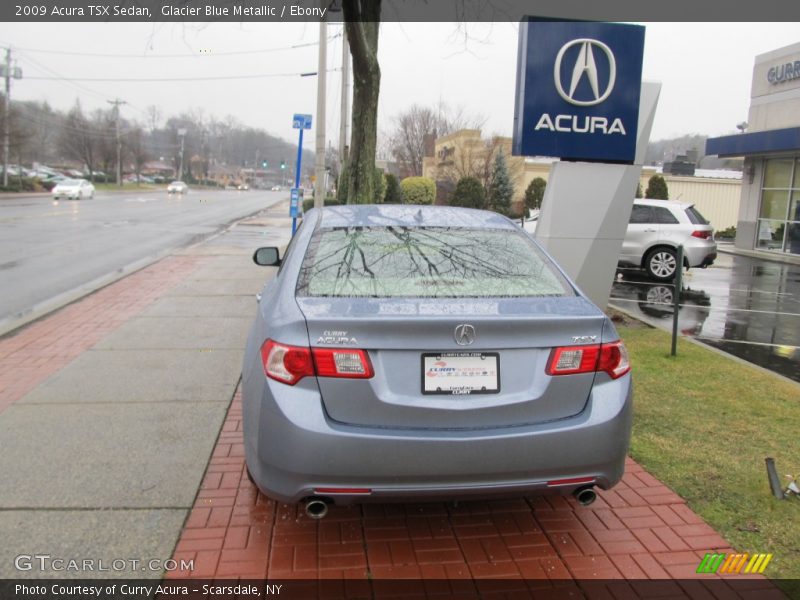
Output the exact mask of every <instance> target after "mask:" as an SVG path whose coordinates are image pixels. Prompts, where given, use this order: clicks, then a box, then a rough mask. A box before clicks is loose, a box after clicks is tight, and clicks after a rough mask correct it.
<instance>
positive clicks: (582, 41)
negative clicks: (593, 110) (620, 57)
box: [553, 38, 617, 106]
mask: <svg viewBox="0 0 800 600" xmlns="http://www.w3.org/2000/svg"><path fill="white" fill-rule="evenodd" d="M573 46H580V50H579V52H578V58H577V60H576V61H575V66H573V67H572V79H571V81H570V82H569V91H568V92H567V91H565V89H564V85H563V83H564V82H562V81H561V78H562V74H561V62H562V61H563V60H564V55H565V54H566V53H567V51H568V50H569V49H570V48H572V47H573ZM595 52H602V53H603V54H605V55H606V59H607V60H608V81H606V82H604V83H605V85H604V86H602V90H601V82H600V78H599V75H598V72H597V63H596V62H595V59H594V55H595ZM584 76H585V77H586V79H587V80H588V82H589V86H590V87H591V89H592V94H591V96H593V97H591V96H588V97H587V96H584V97H583V99H578V98H576V97H575V92H576V90H577V89H578V85H579V84H580V82H581V80H582V79H583V77H584ZM553 78H554V79H555V84H556V90H557V91H558V95H559V96H561V97H562V98H563V99H564V100H566V101H567V102H569V103H570V104H574V105H575V106H594V105H595V104H600V103H601V102H603V101H604V100H605V99H606V98H608V96H609V95H610V94H611V92H612V90H613V89H614V83H615V81H616V79H617V61H616V60H615V59H614V53H613V52H611V48H609V47H608V46H606V45H605V44H604V43H603V42H600V41H598V40H593V39H590V38H579V39H577V40H572V41H571V42H567V43H566V44H564V45H563V46H562V47H561V50H559V51H558V55H557V56H556V64H555V67H554V69H553Z"/></svg>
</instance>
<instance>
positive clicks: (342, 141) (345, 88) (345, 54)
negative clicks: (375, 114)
mask: <svg viewBox="0 0 800 600" xmlns="http://www.w3.org/2000/svg"><path fill="white" fill-rule="evenodd" d="M340 104H341V107H342V115H341V117H340V119H339V174H340V176H341V173H342V172H343V171H344V165H345V163H346V162H347V150H348V146H347V144H348V141H347V140H348V136H347V120H348V119H349V118H350V44H348V43H347V27H345V26H344V23H342V98H341V102H340Z"/></svg>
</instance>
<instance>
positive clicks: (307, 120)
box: [292, 114, 311, 129]
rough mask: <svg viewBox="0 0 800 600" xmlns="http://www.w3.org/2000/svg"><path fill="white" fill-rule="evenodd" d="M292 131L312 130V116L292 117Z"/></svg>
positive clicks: (296, 115)
mask: <svg viewBox="0 0 800 600" xmlns="http://www.w3.org/2000/svg"><path fill="white" fill-rule="evenodd" d="M292 129H311V115H298V114H295V115H294V116H293V117H292Z"/></svg>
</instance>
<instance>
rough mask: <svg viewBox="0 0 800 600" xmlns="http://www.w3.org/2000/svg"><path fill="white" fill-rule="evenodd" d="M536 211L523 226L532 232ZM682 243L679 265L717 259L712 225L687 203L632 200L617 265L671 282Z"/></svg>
mask: <svg viewBox="0 0 800 600" xmlns="http://www.w3.org/2000/svg"><path fill="white" fill-rule="evenodd" d="M538 218H539V214H538V212H537V213H536V214H535V215H534V216H532V217H531V218H530V219H526V220H525V222H524V223H523V228H524V229H525V231H527V232H529V233H534V232H535V231H536V224H537V222H538ZM680 245H683V265H684V266H685V267H686V268H695V267H700V268H705V267H707V266H709V265H712V264H714V260H716V258H717V243H716V242H715V241H714V228H713V227H712V226H711V224H710V223H709V222H708V221H707V220H706V219H705V218H704V217H703V215H701V214H700V212H698V210H697V209H696V208H695V207H694V205H693V204H691V203H686V202H677V201H675V200H646V199H642V198H637V199H636V200H634V201H633V208H632V209H631V218H630V221H629V222H628V229H627V231H626V232H625V239H624V240H623V242H622V250H621V251H620V256H619V261H618V263H617V264H618V266H619V267H620V268H633V269H643V270H644V271H645V272H646V273H647V275H648V277H650V278H651V279H655V280H656V281H671V280H672V279H673V278H674V277H675V272H676V271H677V264H678V261H677V249H678V246H680Z"/></svg>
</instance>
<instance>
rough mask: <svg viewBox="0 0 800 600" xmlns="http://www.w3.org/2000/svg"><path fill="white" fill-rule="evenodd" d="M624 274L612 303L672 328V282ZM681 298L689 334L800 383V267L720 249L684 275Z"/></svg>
mask: <svg viewBox="0 0 800 600" xmlns="http://www.w3.org/2000/svg"><path fill="white" fill-rule="evenodd" d="M621 273H622V278H621V279H617V281H616V282H615V283H614V286H613V288H612V290H611V300H610V302H609V304H610V305H611V306H614V307H616V308H621V309H623V310H626V311H627V312H629V313H631V314H633V315H634V316H636V317H638V318H640V319H641V320H643V321H645V322H647V323H650V324H651V325H655V326H657V327H660V328H662V329H666V330H668V331H671V330H672V311H673V309H672V303H673V299H674V294H675V288H674V286H673V285H668V284H663V283H656V282H653V281H651V280H649V279H647V278H646V277H644V276H643V275H641V274H639V273H636V272H634V271H627V270H625V271H621ZM679 302H680V307H679V313H678V328H679V330H680V331H681V333H682V334H683V335H687V336H691V337H694V338H696V339H698V340H700V341H702V342H704V343H706V344H709V345H711V346H715V347H717V348H719V349H721V350H724V351H725V352H728V353H730V354H733V355H735V356H738V357H740V358H743V359H744V360H747V361H749V362H752V363H755V364H757V365H760V366H762V367H765V368H767V369H769V370H771V371H774V372H776V373H780V374H781V375H784V376H786V377H789V378H791V379H794V380H795V381H800V266H798V265H788V264H782V263H777V262H770V261H765V260H760V259H756V258H748V257H744V256H734V255H730V254H723V253H720V255H719V257H718V258H717V260H716V262H715V264H714V265H713V266H712V267H709V268H708V269H691V270H689V271H685V272H684V280H683V289H682V290H681V294H680V300H679Z"/></svg>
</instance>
